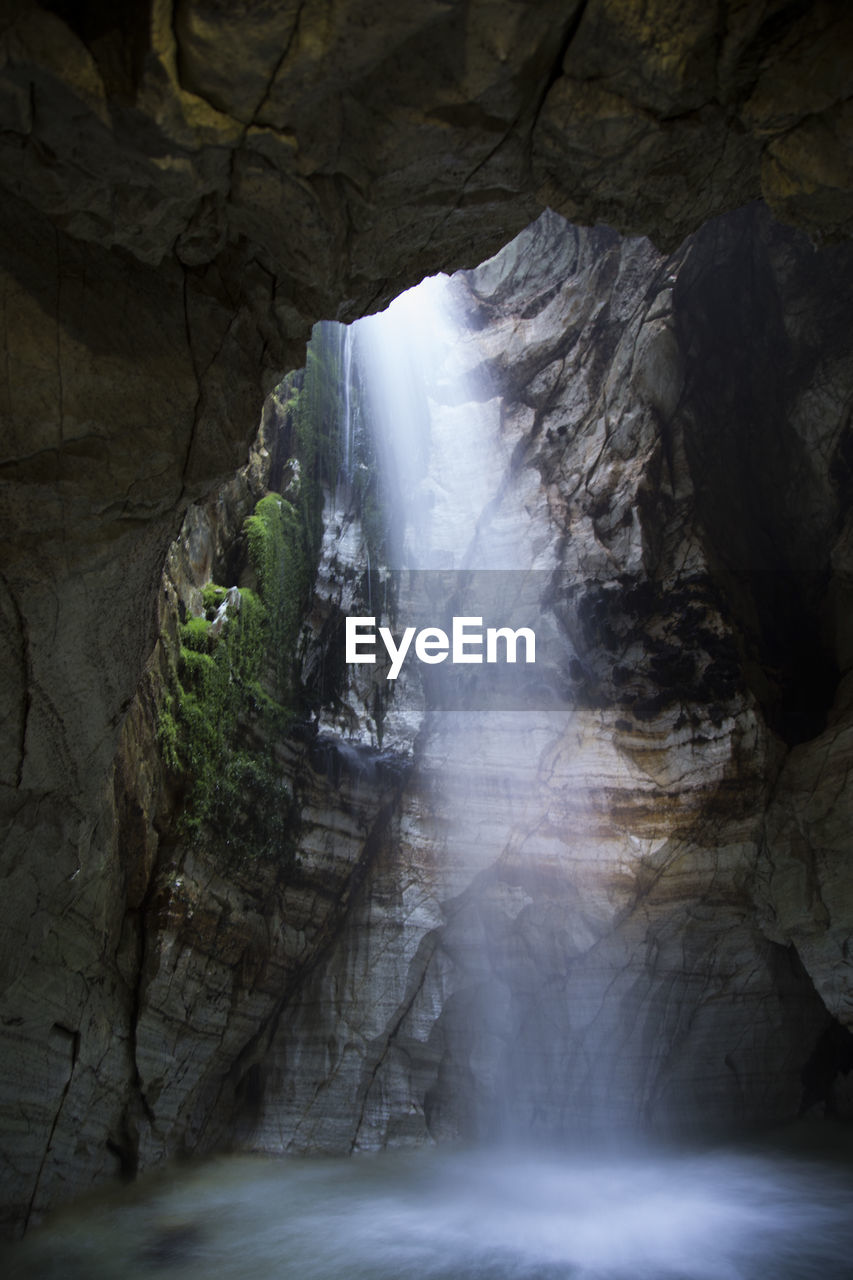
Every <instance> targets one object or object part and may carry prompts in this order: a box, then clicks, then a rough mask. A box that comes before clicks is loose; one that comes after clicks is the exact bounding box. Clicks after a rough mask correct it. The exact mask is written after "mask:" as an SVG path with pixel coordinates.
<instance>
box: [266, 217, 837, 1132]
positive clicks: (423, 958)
mask: <svg viewBox="0 0 853 1280" xmlns="http://www.w3.org/2000/svg"><path fill="white" fill-rule="evenodd" d="M850 263H851V259H850V255H849V251H846V250H844V251H839V252H837V253H836V254H834V255H831V257H830V258H829V259H822V260H821V259H819V260H818V262H817V263H816V262H815V259H814V256H813V253H812V250H811V249H810V248H809V246H808V245H807V243H806V242H805V241H804V240H803V239H802V238H798V237H796V236H794V235H791V234H790V233H788V232H784V231H782V230H781V229H780V228H779V227H778V226H775V225H774V224H773V223H772V222H771V221H770V219H769V218H768V217H767V215H766V214H765V213H764V212H763V211H762V210H761V209H760V208H757V207H756V208H753V209H751V210H748V211H745V212H743V213H741V214H738V215H731V216H729V217H728V218H726V219H722V220H720V221H719V222H718V223H716V224H712V225H710V226H709V227H708V228H706V229H705V230H703V231H702V232H701V233H699V234H698V235H697V236H696V237H693V238H692V239H691V240H690V241H689V242H688V243H687V244H686V245H685V246H684V247H683V248H682V250H680V251H679V252H678V253H677V254H676V255H674V256H673V257H669V258H668V257H666V256H664V255H662V254H661V253H660V252H658V251H656V250H654V249H653V248H652V246H651V245H650V244H649V243H648V242H647V241H642V240H639V241H631V240H619V238H618V237H616V236H615V235H613V234H611V233H606V232H600V231H599V232H585V231H579V230H575V229H572V228H570V227H567V226H565V224H561V223H560V220H559V219H557V218H556V217H554V216H553V215H548V216H546V217H543V218H542V219H540V220H539V222H538V223H537V224H535V226H534V227H533V228H531V229H530V230H528V231H526V232H525V233H523V234H522V236H520V237H519V238H518V239H517V240H516V241H514V242H513V244H512V245H511V246H510V247H509V248H508V249H506V250H504V251H503V252H502V253H501V254H500V255H498V257H497V258H496V259H494V260H493V261H492V262H490V263H487V264H485V265H484V266H483V267H481V268H479V269H478V270H477V271H474V272H469V273H463V274H462V275H461V276H459V277H456V282H457V294H458V300H459V302H460V305H461V306H462V307H463V308H464V309H465V311H466V312H467V314H468V316H469V318H470V323H471V327H472V336H471V338H470V340H469V343H468V346H469V350H468V352H467V353H466V356H463V357H462V359H465V358H467V360H468V361H469V362H470V363H471V367H472V369H474V370H475V371H476V373H477V374H478V375H479V377H478V378H474V379H472V385H476V384H478V383H479V385H481V386H483V387H484V388H487V390H484V391H483V395H484V396H488V397H497V398H498V400H499V407H498V411H497V413H495V414H493V415H492V416H491V419H490V420H491V421H492V422H493V423H494V426H493V439H492V441H491V442H490V447H489V449H487V450H486V451H485V453H484V454H483V458H482V461H481V463H480V465H482V466H484V467H488V465H489V461H488V457H489V456H497V457H498V458H501V459H503V467H502V469H499V471H498V474H497V475H496V476H495V477H494V481H493V485H492V487H490V488H489V489H488V492H487V494H486V495H485V496H484V501H483V507H482V510H481V511H480V513H479V516H478V518H477V519H476V520H475V521H473V522H472V528H476V532H475V534H473V535H472V545H474V544H476V545H479V546H481V547H482V546H483V545H487V546H488V545H491V546H497V547H498V548H500V549H502V548H505V547H513V548H515V549H516V554H517V555H519V560H518V562H517V563H518V566H519V567H520V568H523V569H525V570H531V569H533V570H534V572H533V574H532V577H533V579H535V580H537V581H538V583H539V586H538V590H539V592H540V599H539V601H538V610H539V612H538V613H537V610H536V609H534V611H533V613H532V615H531V616H533V617H536V616H540V617H542V616H546V615H550V616H551V617H552V618H553V620H554V623H555V625H556V627H557V629H558V633H559V637H560V641H559V643H558V644H557V646H556V652H557V655H558V657H557V660H556V666H555V667H553V669H552V670H551V671H550V672H547V674H546V677H545V678H547V677H548V676H551V677H553V679H554V686H553V687H554V688H558V687H559V684H558V681H559V679H560V678H562V680H563V681H564V682H567V683H568V686H569V689H570V692H569V693H568V695H567V696H566V695H564V696H563V698H562V699H561V698H560V697H559V696H557V697H555V699H554V702H555V706H554V709H548V708H547V706H546V707H542V706H539V707H538V709H532V710H530V711H523V712H519V711H500V710H498V711H490V710H483V709H477V710H467V711H464V712H458V713H453V712H451V713H448V712H442V711H440V710H433V711H429V709H427V712H426V715H425V718H424V719H423V720H422V721H421V724H420V728H419V732H418V735H417V738H416V746H415V768H414V772H413V774H412V776H411V779H410V781H409V783H408V784H407V786H406V788H405V789H404V791H403V793H402V795H401V800H400V805H399V809H398V812H397V814H396V817H395V825H394V829H393V837H392V840H391V842H390V843H389V845H388V847H387V849H386V850H385V851H384V853H383V856H382V857H380V859H379V860H378V861H377V862H376V863H375V864H374V865H373V867H372V868H371V872H370V875H369V877H368V878H367V879H366V880H365V882H364V884H363V886H362V889H361V893H360V896H359V898H358V899H357V901H355V902H354V903H353V905H352V907H351V910H350V913H349V916H348V919H347V923H346V926H345V928H344V930H343V931H342V933H341V935H340V937H339V938H338V939H337V940H336V943H335V945H334V946H333V947H332V948H331V949H330V951H329V952H328V953H327V955H326V956H325V958H324V960H323V961H322V962H321V964H319V965H318V966H317V967H316V969H315V970H314V972H313V974H312V975H311V977H310V979H309V981H308V983H307V985H306V987H305V988H304V990H303V991H302V992H300V993H296V995H295V997H294V998H293V999H292V1000H290V1001H288V1004H287V1006H286V1008H285V1009H284V1010H283V1012H282V1017H281V1020H280V1022H279V1024H278V1030H277V1032H276V1034H275V1036H274V1038H273V1039H272V1041H271V1044H270V1047H269V1049H268V1050H267V1051H266V1052H265V1054H264V1057H263V1059H262V1062H261V1063H259V1065H261V1069H262V1072H263V1077H264V1080H265V1086H264V1087H265V1096H264V1102H263V1105H262V1107H261V1111H260V1118H259V1125H258V1129H257V1134H256V1137H255V1139H254V1141H255V1142H260V1144H261V1145H262V1146H263V1147H264V1148H266V1149H268V1150H272V1151H278V1150H282V1149H285V1150H297V1151H305V1150H313V1149H316V1148H317V1147H319V1148H320V1149H325V1150H334V1151H339V1150H347V1149H351V1148H359V1147H367V1148H370V1147H372V1146H376V1145H384V1144H386V1143H395V1142H405V1141H417V1140H420V1141H423V1140H427V1139H428V1138H443V1137H450V1136H459V1135H460V1134H461V1135H463V1136H472V1135H476V1136H481V1137H482V1136H489V1135H493V1134H494V1133H495V1132H500V1131H502V1130H507V1131H510V1132H522V1133H530V1132H533V1133H536V1134H540V1135H543V1136H554V1135H556V1134H560V1133H569V1134H573V1133H577V1131H578V1130H579V1129H581V1130H583V1129H592V1130H594V1131H598V1132H607V1131H610V1130H612V1128H613V1127H614V1126H616V1127H617V1128H618V1129H620V1130H622V1131H626V1130H628V1131H630V1130H632V1129H633V1130H636V1129H640V1130H644V1131H648V1130H651V1131H656V1132H661V1131H667V1130H672V1129H676V1130H684V1129H685V1128H687V1129H690V1128H693V1129H696V1128H701V1127H702V1126H703V1125H707V1126H711V1127H714V1126H716V1127H719V1126H721V1125H722V1126H731V1127H733V1128H742V1127H743V1126H749V1125H752V1124H756V1123H761V1122H762V1121H764V1122H766V1121H769V1120H779V1119H781V1118H783V1117H792V1116H794V1115H795V1114H796V1113H797V1110H798V1108H799V1107H800V1106H801V1105H802V1104H803V1102H804V1100H805V1101H807V1102H808V1103H809V1104H812V1103H814V1102H815V1101H819V1102H823V1103H828V1104H829V1105H830V1107H831V1106H832V1105H833V1097H832V1096H831V1095H830V1091H829V1083H828V1082H830V1081H832V1078H833V1076H834V1075H835V1074H836V1073H837V1070H838V1065H839V1064H838V1063H837V1062H836V1063H835V1064H833V1065H831V1066H830V1068H828V1069H827V1070H828V1074H825V1075H824V1077H823V1083H822V1088H823V1090H824V1093H823V1094H821V1095H820V1096H817V1095H814V1096H813V1095H808V1097H807V1096H806V1094H805V1093H804V1080H805V1079H810V1076H809V1072H808V1069H807V1063H808V1062H809V1060H810V1059H811V1056H812V1054H813V1052H814V1051H815V1048H816V1046H817V1044H818V1042H819V1041H820V1039H821V1037H822V1036H824V1035H825V1033H826V1031H827V1028H828V1027H829V1026H830V1018H829V1015H828V1014H827V1009H829V1011H830V1012H831V1013H832V1014H833V1015H834V1016H836V1017H840V1018H842V1019H844V1018H845V1016H846V1018H847V1019H849V1005H847V1004H846V1003H845V1002H846V1001H849V994H846V993H848V992H849V968H848V969H846V970H845V963H846V957H845V956H844V954H843V943H844V937H845V936H846V927H847V926H846V922H847V921H849V918H850V895H849V888H848V885H847V880H846V877H845V871H844V867H845V862H846V860H845V858H844V856H843V854H842V852H841V850H842V848H843V845H844V841H845V836H844V834H843V831H844V815H845V813H846V799H844V798H842V797H844V796H846V781H845V779H846V771H845V768H846V767H845V764H844V761H845V759H846V755H845V752H846V735H845V731H844V728H843V727H841V728H840V729H833V730H831V731H830V733H828V734H825V735H820V736H818V737H817V738H816V740H815V742H814V744H813V745H812V744H811V743H807V744H805V745H803V746H798V747H796V748H795V749H794V750H793V751H792V752H791V753H790V755H789V756H788V758H787V763H786V751H787V750H788V744H789V743H791V742H794V743H797V742H799V741H800V740H801V739H802V738H803V737H804V736H806V735H809V734H813V733H818V734H820V730H821V729H822V728H823V723H824V721H825V718H826V715H827V710H828V708H829V706H830V704H831V702H832V698H833V696H834V692H835V682H836V673H837V672H838V671H839V670H846V665H847V661H848V660H847V658H846V656H845V653H844V652H843V650H842V649H839V647H838V645H837V644H836V643H835V642H834V639H833V630H832V626H831V624H832V622H833V620H834V617H835V610H836V609H837V604H838V602H837V591H838V589H839V588H838V585H837V584H835V583H834V582H831V581H830V579H831V572H830V565H831V564H834V566H835V568H836V572H838V571H839V570H840V571H841V574H842V580H843V576H844V573H845V570H844V569H843V568H842V565H843V562H844V561H843V555H844V551H843V548H844V546H845V545H846V543H845V529H846V526H845V519H846V512H847V505H848V503H849V490H848V485H849V482H848V479H847V477H846V470H845V464H844V463H843V456H844V452H845V450H846V448H847V447H848V445H847V443H846V441H847V433H848V431H849V424H848V421H847V410H846V408H845V406H846V405H847V404H848V403H849V389H850V386H851V377H850V374H851V369H850V364H849V359H848V355H847V352H848V350H849V347H848V345H847V344H848V341H849V338H848V334H849V323H850V320H849V316H844V314H843V313H844V311H845V303H844V298H845V293H846V289H847V287H848V286H847V283H846V281H847V272H848V271H849V269H850ZM756 278H757V279H758V281H759V282H760V283H759V284H756ZM830 279H831V280H832V283H831V284H830V283H829V282H830ZM824 290H826V292H825V295H824V297H823V301H821V302H818V294H819V293H823V291H824ZM457 358H458V357H457ZM818 387H820V391H819V392H817V399H816V391H817V388H818ZM435 395H436V397H437V399H438V401H439V405H438V406H437V407H435V408H434V410H433V450H434V453H433V457H432V462H431V466H432V467H434V468H435V469H436V470H435V471H434V472H431V473H430V477H429V479H428V480H427V481H426V483H427V484H430V483H434V484H435V488H436V490H439V489H440V487H441V486H440V478H441V475H442V474H446V473H447V472H453V471H456V470H459V469H460V468H464V466H465V465H466V457H465V453H464V451H463V452H461V453H460V452H458V450H457V451H455V445H454V430H455V431H456V432H457V434H458V431H459V429H460V426H459V424H460V423H464V422H465V421H466V420H470V421H474V420H475V418H476V416H477V415H478V413H480V410H481V409H482V405H480V404H476V403H469V404H467V405H466V406H459V405H453V406H446V407H445V408H444V409H442V407H441V389H440V387H439V389H438V390H437V391H436V392H435ZM818 402H819V403H818ZM443 419H444V420H446V422H445V424H444V425H445V426H446V427H449V430H446V429H445V430H443ZM480 420H482V417H481V419H480ZM733 453H734V454H735V455H736V456H735V457H734V458H733V457H732V454H733ZM469 465H470V463H469ZM435 475H437V476H438V478H439V479H438V482H436V481H435V480H434V479H433V476H435ZM470 480H471V485H470V487H471V488H472V489H473V488H476V483H475V482H476V477H474V476H472V477H470ZM519 549H520V551H519ZM475 563H476V561H475ZM768 579H770V581H769V582H768ZM374 607H375V606H374ZM398 608H399V609H400V611H401V615H404V609H403V604H402V603H400V604H399V605H398ZM465 611H466V612H467V610H465ZM405 620H408V619H405ZM400 625H402V623H401V624H400ZM546 661H547V659H546ZM552 662H553V659H552ZM803 663H809V664H810V666H809V667H808V668H807V669H804V668H803V666H802V665H801V664H803ZM564 687H565V685H564ZM843 687H844V686H842V688H843ZM401 696H402V698H403V699H405V698H406V697H407V693H406V691H405V689H404V690H403V692H402V695H401V694H400V693H399V692H396V693H395V694H394V704H395V714H401V708H400V707H399V699H400V697H401ZM427 707H429V699H427ZM361 733H362V734H363V735H367V736H370V733H371V728H370V726H369V725H365V724H364V723H362V728H361ZM830 747H832V748H833V751H832V752H831V751H830ZM819 778H825V779H826V780H827V782H826V787H827V789H826V790H825V789H824V786H823V785H822V783H821V782H820V781H819ZM829 778H833V779H834V780H835V784H836V788H837V789H835V790H833V791H832V794H831V796H830V794H829V785H830V784H829V782H828V779H829ZM809 784H811V789H810V786H809ZM793 814H796V817H795V818H793ZM793 831H796V832H797V835H796V836H794V835H793V834H792V832H793ZM806 885H807V886H808V890H807V891H804V889H805V886H806ZM824 891H825V893H826V898H827V901H831V902H832V904H833V905H832V906H831V907H829V906H826V905H825V904H824V901H823V898H822V894H823V893H824ZM792 943H793V945H792ZM830 993H831V994H830ZM821 997H822V999H823V1001H824V1002H825V1007H824V1003H822V999H821ZM839 1061H840V1060H839ZM804 1072H805V1075H804Z"/></svg>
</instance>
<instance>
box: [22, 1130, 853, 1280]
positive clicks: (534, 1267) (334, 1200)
mask: <svg viewBox="0 0 853 1280" xmlns="http://www.w3.org/2000/svg"><path fill="white" fill-rule="evenodd" d="M0 1264H2V1273H3V1274H4V1275H5V1276H7V1277H11V1278H12V1280H25V1278H26V1280H30V1278H34V1277H38V1278H39V1280H59V1278H60V1277H61V1278H62V1280H84V1278H85V1280H119V1278H120V1280H135V1278H136V1277H139V1278H140V1280H143V1278H145V1277H147V1278H148V1280H150V1278H151V1277H152V1276H154V1275H156V1276H159V1277H163V1280H168V1278H169V1277H176V1278H177V1277H181V1280H196V1277H197V1278H198V1280H202V1278H204V1280H231V1278H232V1277H233V1278H234V1280H283V1278H286V1277H294V1278H295V1277H299V1280H333V1278H334V1280H368V1277H369V1280H401V1278H403V1277H406V1278H408V1277H412V1278H414V1277H418V1278H424V1280H451V1278H452V1280H463V1278H466V1277H470V1278H471V1280H758V1278H759V1277H761V1278H762V1280H763V1278H764V1277H766V1278H767V1280H801V1278H805V1277H821V1280H842V1278H843V1280H850V1277H851V1276H853V1172H851V1168H850V1165H849V1163H848V1162H847V1161H846V1160H845V1159H843V1158H841V1157H840V1156H839V1155H838V1154H836V1155H835V1156H834V1157H830V1156H828V1155H826V1154H823V1155H820V1156H817V1155H815V1154H814V1153H813V1152H808V1151H802V1150H800V1151H798V1152H796V1153H794V1152H792V1151H791V1150H780V1149H778V1148H776V1149H773V1150H770V1149H764V1150H759V1149H754V1150H751V1151H746V1150H736V1149H732V1148H729V1149H720V1148H718V1149H708V1150H703V1151H694V1152H683V1151H682V1152H665V1153H657V1154H648V1153H645V1154H640V1153H637V1152H634V1153H632V1154H630V1155H626V1154H625V1153H620V1154H615V1153H612V1152H611V1153H609V1154H608V1153H602V1152H598V1153H597V1154H593V1153H591V1152H589V1151H584V1152H576V1153H575V1154H554V1153H547V1154H542V1153H539V1154H537V1153H531V1152H530V1151H519V1150H515V1151H510V1150H507V1149H506V1148H500V1149H492V1150H485V1151H476V1152H475V1151H459V1150H443V1149H439V1150H430V1151H412V1152H399V1151H398V1152H384V1153H380V1154H377V1155H362V1156H356V1157H353V1158H352V1159H348V1160H345V1159H340V1160H338V1159H323V1158H312V1159H283V1160H268V1159H263V1158H258V1157H251V1156H237V1157H227V1158H222V1159H218V1160H215V1161H210V1162H207V1163H204V1164H197V1165H190V1166H186V1167H184V1168H183V1169H181V1170H179V1171H172V1172H171V1173H169V1174H166V1175H160V1176H158V1177H157V1178H155V1179H152V1180H146V1179H143V1180H141V1181H140V1182H139V1183H137V1184H136V1185H135V1186H134V1187H132V1188H128V1189H127V1190H126V1191H125V1192H124V1193H123V1194H122V1195H118V1194H116V1193H112V1194H111V1195H109V1196H106V1197H103V1198H101V1199H100V1200H89V1201H87V1202H86V1204H85V1206H82V1205H81V1206H78V1207H77V1209H76V1210H74V1211H72V1210H66V1211H65V1212H63V1213H62V1214H59V1215H57V1216H56V1217H55V1218H54V1219H53V1220H52V1221H51V1222H49V1223H47V1224H45V1225H44V1226H42V1227H41V1228H39V1229H37V1230H35V1231H33V1232H31V1234H30V1235H29V1236H28V1237H27V1238H26V1239H25V1240H24V1241H22V1242H21V1243H20V1244H17V1245H15V1246H12V1247H11V1248H9V1249H8V1250H7V1251H6V1252H5V1253H4V1256H3V1258H2V1259H0Z"/></svg>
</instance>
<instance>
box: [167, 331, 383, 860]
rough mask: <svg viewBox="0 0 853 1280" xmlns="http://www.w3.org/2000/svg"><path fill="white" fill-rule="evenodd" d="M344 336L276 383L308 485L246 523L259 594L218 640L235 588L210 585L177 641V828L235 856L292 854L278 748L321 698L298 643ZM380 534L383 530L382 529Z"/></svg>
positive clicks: (325, 341) (272, 499)
mask: <svg viewBox="0 0 853 1280" xmlns="http://www.w3.org/2000/svg"><path fill="white" fill-rule="evenodd" d="M341 363H342V362H341V331H340V329H339V327H338V326H336V325H318V326H316V327H315V331H314V336H313V338H312V341H311V344H310V346H309V350H308V358H307V363H306V367H305V369H304V371H303V372H302V373H301V374H297V375H294V376H292V377H291V378H290V379H288V380H286V382H285V383H284V384H282V386H281V387H280V388H279V389H278V392H277V393H276V394H277V399H278V401H279V405H280V411H281V413H282V414H283V415H286V422H285V423H284V426H283V429H285V430H287V431H288V432H289V438H290V446H291V448H292V452H293V456H294V457H295V458H296V459H297V460H298V463H299V484H298V485H296V484H292V485H290V487H289V488H288V490H287V497H282V496H280V495H279V494H275V493H270V494H267V495H266V496H265V497H263V498H262V499H261V500H260V501H259V502H258V504H257V505H256V507H255V510H254V512H253V513H252V515H251V516H249V517H248V518H247V520H246V521H245V524H244V535H245V538H246V544H247V551H248V557H249V560H250V562H251V566H252V568H253V570H254V574H255V578H256V580H257V587H258V590H257V594H255V593H253V592H252V591H248V590H245V589H244V590H241V591H240V608H239V610H234V609H229V611H228V615H229V616H228V617H227V619H226V622H225V625H224V626H223V627H222V628H221V630H220V632H219V635H218V636H213V635H211V629H210V624H211V622H212V621H213V619H214V617H215V616H216V614H217V612H218V610H219V609H220V608H221V606H222V603H223V601H224V600H225V598H226V589H225V588H224V587H222V586H219V585H218V584H216V583H208V584H207V586H206V587H205V588H204V589H203V592H202V605H203V610H204V613H203V616H201V617H193V618H189V619H187V620H186V621H185V622H184V623H183V624H182V625H181V626H180V627H179V628H178V636H177V643H176V645H173V646H171V647H168V642H167V641H166V640H165V637H164V643H165V644H167V651H168V666H169V677H168V687H167V689H166V692H165V694H164V697H163V700H162V704H161V709H160V724H159V738H160V747H161V751H162V754H163V759H164V761H165V763H166V765H167V767H168V768H169V769H170V771H171V772H172V773H173V775H174V776H175V780H176V782H179V783H180V784H182V785H183V788H184V795H183V801H184V803H183V809H182V815H181V818H180V822H179V826H180V831H181V833H182V834H183V835H184V836H185V837H189V838H196V839H199V840H203V841H204V842H205V844H206V845H207V846H212V845H217V846H219V847H220V849H221V850H222V851H223V855H224V856H226V857H231V856H233V855H238V856H252V855H258V854H261V853H265V852H266V853H272V854H275V855H277V856H279V857H285V858H288V857H290V856H292V854H293V851H294V848H295V843H296V837H297V834H298V806H297V805H296V802H295V801H294V798H293V797H292V796H291V795H290V793H289V791H288V789H287V787H286V785H285V784H284V782H283V780H282V776H281V769H280V766H279V765H278V763H277V761H276V759H275V755H274V750H273V748H274V745H275V744H276V743H277V742H279V741H280V740H281V739H282V738H283V737H284V736H285V735H286V734H287V732H288V730H289V729H290V727H291V725H292V723H293V719H294V716H295V715H298V714H300V713H303V712H304V711H305V710H306V709H307V707H308V706H310V705H312V704H313V702H315V701H316V700H317V694H316V691H311V690H305V689H303V688H302V686H301V684H300V680H299V663H298V642H299V635H300V629H301V626H302V619H303V618H304V616H305V613H306V610H307V608H308V605H309V602H310V599H311V591H312V588H313V582H314V577H315V574H316V568H317V562H318V558H319V553H320V548H321V545H322V538H323V520H322V515H323V489H324V486H326V485H328V486H333V485H334V484H335V482H336V479H337V475H338V470H339V467H340V463H341V456H340V455H341V449H340V440H339V424H340V422H341V419H342V404H341V400H342V394H343V392H342V385H341V374H342V369H341ZM377 539H378V534H377Z"/></svg>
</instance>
